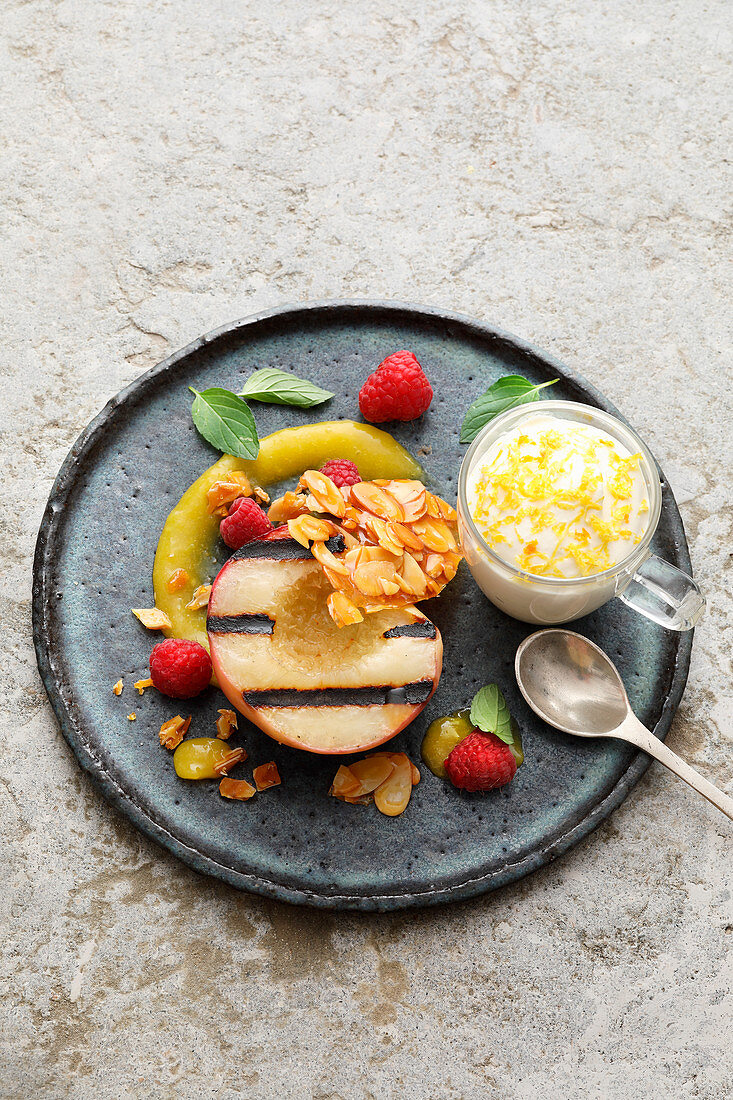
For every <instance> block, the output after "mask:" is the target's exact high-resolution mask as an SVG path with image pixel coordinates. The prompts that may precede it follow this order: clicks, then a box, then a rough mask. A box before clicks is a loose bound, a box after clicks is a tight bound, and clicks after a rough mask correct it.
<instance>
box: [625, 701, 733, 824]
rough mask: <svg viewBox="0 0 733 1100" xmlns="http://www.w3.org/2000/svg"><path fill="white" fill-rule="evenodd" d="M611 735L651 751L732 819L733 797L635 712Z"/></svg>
mask: <svg viewBox="0 0 733 1100" xmlns="http://www.w3.org/2000/svg"><path fill="white" fill-rule="evenodd" d="M612 736H613V737H621V738H623V740H624V741H630V742H631V744H632V745H636V746H637V748H640V749H643V750H644V752H648V753H649V755H650V756H653V757H654V758H655V759H656V760H658V761H659V762H660V764H664V765H666V767H668V768H669V770H670V771H673V772H674V773H675V775H678V776H679V777H680V779H684V781H685V783H689V785H690V786H691V787H693V788H694V789H695V790H696V791H697V792H698V794H701V795H702V796H703V798H707V800H708V802H712V804H713V806H717V807H718V809H719V810H722V811H723V813H724V814H726V815H727V816H728V817H729V818H730V819H731V821H733V798H731V797H730V796H729V795H727V794H725V793H724V792H723V791H721V790H720V789H719V788H718V787H716V786H715V784H714V783H711V782H710V781H709V780H707V779H705V778H704V777H703V776H702V775H700V773H699V772H696V771H695V769H694V768H691V767H690V765H689V764H687V763H686V762H685V761H684V760H683V759H682V757H680V756H678V755H677V753H676V752H672V750H671V749H669V748H667V746H666V745H665V743H664V741H660V740H659V738H658V737H655V736H654V734H653V733H650V732H649V730H648V729H647V728H646V726H644V725H642V724H641V722H640V721H639V719H638V718H637V717H636V715H635V714H629V715H628V716H627V717H626V718H625V719H624V721H623V722H622V723H621V725H620V726H618V728H617V729H615V730H614V731H613V734H612Z"/></svg>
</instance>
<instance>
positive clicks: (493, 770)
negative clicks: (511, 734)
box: [445, 730, 517, 791]
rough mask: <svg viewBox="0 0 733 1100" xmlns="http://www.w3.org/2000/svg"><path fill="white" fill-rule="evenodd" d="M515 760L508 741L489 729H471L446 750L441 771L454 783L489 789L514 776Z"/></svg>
mask: <svg viewBox="0 0 733 1100" xmlns="http://www.w3.org/2000/svg"><path fill="white" fill-rule="evenodd" d="M516 770H517V762H516V760H515V759H514V754H513V753H512V750H511V749H510V748H509V746H508V745H505V744H504V742H503V741H501V740H499V738H498V737H497V736H496V735H495V734H493V733H481V732H480V731H479V730H474V731H473V733H469V735H468V737H464V739H463V740H462V741H459V742H458V744H457V745H456V747H455V748H454V749H453V750H452V751H451V752H450V753H449V754H448V757H447V759H446V761H445V773H446V775H447V776H448V778H449V779H450V781H451V783H452V784H453V786H454V787H462V788H463V790H465V791H490V790H491V789H492V788H493V787H503V786H504V785H505V784H506V783H509V782H510V780H512V779H513V778H514V775H515V773H516Z"/></svg>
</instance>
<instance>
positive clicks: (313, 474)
mask: <svg viewBox="0 0 733 1100" xmlns="http://www.w3.org/2000/svg"><path fill="white" fill-rule="evenodd" d="M301 485H305V486H306V487H307V489H308V490H309V492H310V493H311V494H312V496H313V497H314V498H315V500H316V503H317V504H318V510H319V511H320V512H328V513H329V514H330V515H332V516H338V518H339V519H341V517H342V516H343V515H344V513H345V512H346V501H345V500H344V498H343V495H342V494H341V492H340V491H339V489H338V486H336V485H334V483H333V482H332V481H331V478H330V477H326V475H325V474H322V473H321V472H320V470H306V471H305V473H304V474H303V476H302V477H301V479H300V482H299V486H301Z"/></svg>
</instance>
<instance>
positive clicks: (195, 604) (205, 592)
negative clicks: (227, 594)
mask: <svg viewBox="0 0 733 1100" xmlns="http://www.w3.org/2000/svg"><path fill="white" fill-rule="evenodd" d="M210 595H211V585H210V584H200V585H199V586H198V588H196V589H194V593H193V596H191V599H190V601H189V602H188V603H187V604H186V607H187V608H189V609H190V610H191V611H198V609H199V608H200V607H208V606H209V596H210Z"/></svg>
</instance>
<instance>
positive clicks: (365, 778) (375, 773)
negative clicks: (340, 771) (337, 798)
mask: <svg viewBox="0 0 733 1100" xmlns="http://www.w3.org/2000/svg"><path fill="white" fill-rule="evenodd" d="M349 771H350V772H351V774H352V775H354V776H356V778H357V779H358V780H359V789H358V790H357V791H356V793H355V794H354V795H353V796H351V797H353V798H362V797H363V796H364V795H365V794H371V793H372V791H374V790H376V788H377V787H379V786H380V784H382V783H384V781H385V779H389V777H390V775H391V774H392V772H393V771H394V764H393V763H392V760H391V759H390V757H389V754H388V753H379V754H375V755H374V756H365V757H364V758H363V760H357V761H356V763H355V764H350V765H349Z"/></svg>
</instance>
